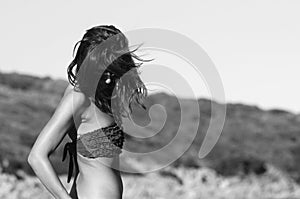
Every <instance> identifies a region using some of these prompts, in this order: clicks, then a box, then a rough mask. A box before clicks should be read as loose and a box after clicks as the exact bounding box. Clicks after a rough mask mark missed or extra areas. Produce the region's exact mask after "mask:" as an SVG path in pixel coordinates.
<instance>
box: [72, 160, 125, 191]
mask: <svg viewBox="0 0 300 199" xmlns="http://www.w3.org/2000/svg"><path fill="white" fill-rule="evenodd" d="M79 171H80V172H79V174H78V179H77V181H78V183H80V184H82V185H83V184H86V185H87V186H93V187H94V188H96V187H102V188H104V187H111V188H112V187H115V188H120V187H119V186H120V183H121V182H120V181H121V175H120V172H119V171H118V170H116V169H113V168H109V167H106V166H103V165H102V166H99V165H98V167H97V166H95V167H91V166H89V165H88V166H87V165H82V164H80V163H79Z"/></svg>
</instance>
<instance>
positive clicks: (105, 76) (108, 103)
mask: <svg viewBox="0 0 300 199" xmlns="http://www.w3.org/2000/svg"><path fill="white" fill-rule="evenodd" d="M78 44H79V47H78V49H77V53H76V56H75V58H74V60H73V61H72V62H71V64H70V65H69V66H68V80H69V82H70V83H71V84H72V85H73V86H74V87H75V89H79V90H80V91H81V92H83V93H84V94H86V95H87V96H88V97H92V100H94V103H95V105H96V106H97V107H98V108H99V109H100V110H101V111H103V112H105V113H107V114H109V115H111V116H113V117H114V119H115V121H116V122H117V123H119V124H120V123H121V121H122V116H125V117H129V116H130V114H131V112H132V103H137V104H138V105H140V106H141V107H143V108H144V109H146V107H145V106H144V104H143V100H144V98H145V97H146V96H147V89H146V87H145V85H144V83H143V82H142V80H141V79H140V77H139V72H138V68H139V67H140V66H141V65H142V64H143V62H145V61H151V60H143V59H141V58H140V57H139V56H137V55H136V54H135V51H136V50H137V49H138V48H139V47H140V46H139V47H137V48H136V49H134V50H131V51H130V50H129V46H128V40H127V38H126V37H125V35H124V34H123V33H122V32H121V31H120V30H119V29H117V28H116V27H114V26H113V25H109V26H107V25H102V26H96V27H93V28H91V29H89V30H87V31H86V33H85V34H84V36H83V38H82V40H80V41H79V42H77V43H76V45H75V47H74V50H73V54H74V52H75V49H76V47H77V45H78ZM133 59H136V60H137V61H139V63H136V62H135V61H134V60H133ZM74 69H75V70H74Z"/></svg>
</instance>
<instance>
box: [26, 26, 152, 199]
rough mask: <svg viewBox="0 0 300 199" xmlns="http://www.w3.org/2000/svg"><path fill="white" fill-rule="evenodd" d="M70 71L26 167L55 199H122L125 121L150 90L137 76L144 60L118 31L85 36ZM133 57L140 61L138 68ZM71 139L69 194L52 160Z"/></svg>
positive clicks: (104, 28) (68, 148)
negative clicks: (123, 119) (62, 143)
mask: <svg viewBox="0 0 300 199" xmlns="http://www.w3.org/2000/svg"><path fill="white" fill-rule="evenodd" d="M78 44H80V45H79V47H78V49H77V53H76V56H75V58H74V60H73V61H72V62H71V64H70V65H69V67H68V79H69V82H70V84H69V86H68V87H67V89H66V90H65V92H64V95H63V97H62V99H61V101H60V103H59V105H58V107H57V109H56V110H55V112H54V114H53V116H52V118H51V119H50V120H49V122H48V123H47V125H46V126H45V127H44V128H43V130H42V131H41V133H40V134H39V136H38V138H37V140H36V142H35V143H34V145H33V147H32V149H31V152H30V154H29V156H28V163H29V164H30V165H31V167H32V169H33V170H34V172H35V173H36V175H37V177H38V178H39V179H40V180H41V182H42V183H43V185H44V186H45V187H46V188H47V190H48V191H49V192H50V193H51V194H52V195H53V196H54V197H55V198H57V199H71V198H73V199H74V198H79V199H120V198H122V193H123V184H122V179H121V176H120V172H119V170H118V167H119V155H120V154H121V152H122V148H123V143H124V141H125V140H124V132H123V128H122V123H121V121H122V120H121V117H122V116H127V117H129V116H130V113H131V111H132V103H137V104H139V105H141V106H142V107H143V108H145V106H143V104H142V101H143V99H144V98H145V97H146V95H147V90H146V87H145V85H144V84H143V82H142V81H141V79H140V77H139V75H138V71H137V69H138V67H139V66H140V65H141V64H142V62H143V61H145V60H142V59H140V58H139V57H138V56H137V55H135V54H134V52H135V50H137V49H135V50H133V51H129V47H128V40H127V38H126V37H125V36H124V34H123V33H122V32H121V31H120V30H118V29H117V28H115V27H114V26H96V27H93V28H91V29H89V30H87V31H86V33H85V34H84V36H83V38H82V40H81V41H79V42H78V43H77V44H76V45H75V47H74V51H75V49H76V46H77V45H78ZM133 58H135V59H137V60H138V61H140V63H138V64H137V63H135V62H134V60H133ZM66 134H68V135H69V136H70V138H71V139H72V142H69V143H67V144H66V145H65V148H64V154H63V160H64V159H65V157H66V155H67V154H69V155H70V156H69V161H70V162H69V175H68V182H70V179H71V176H72V173H73V165H74V166H75V177H74V180H73V186H72V188H71V191H70V193H68V191H67V190H66V189H65V188H64V187H63V184H62V183H61V181H60V180H59V178H58V176H57V175H56V174H55V171H54V169H53V167H52V165H51V164H50V161H49V156H50V155H51V153H52V152H53V151H55V149H56V148H57V147H58V145H59V144H60V143H61V141H62V140H63V138H64V136H65V135H66Z"/></svg>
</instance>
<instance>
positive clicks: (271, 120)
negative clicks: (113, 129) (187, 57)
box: [0, 73, 300, 182]
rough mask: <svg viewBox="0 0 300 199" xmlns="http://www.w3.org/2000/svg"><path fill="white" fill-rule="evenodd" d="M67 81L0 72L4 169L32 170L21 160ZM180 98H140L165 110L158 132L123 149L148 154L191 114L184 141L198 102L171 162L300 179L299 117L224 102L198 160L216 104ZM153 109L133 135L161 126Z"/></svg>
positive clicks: (61, 169) (138, 116) (140, 116)
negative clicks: (221, 119)
mask: <svg viewBox="0 0 300 199" xmlns="http://www.w3.org/2000/svg"><path fill="white" fill-rule="evenodd" d="M66 85H67V82H66V81H64V80H53V79H51V78H47V77H46V78H39V77H33V76H29V75H21V74H16V73H13V74H5V73H0V110H1V112H0V123H1V125H0V160H1V166H2V167H3V168H4V172H7V173H13V174H16V175H17V172H16V171H17V170H23V171H25V172H26V173H28V174H32V170H31V169H30V167H29V166H28V165H27V162H26V158H27V155H28V153H29V151H30V148H31V146H32V144H33V143H34V141H35V139H36V137H37V136H38V133H39V132H40V131H41V129H42V128H43V126H44V125H45V124H46V122H47V121H48V120H49V118H50V117H51V115H52V113H53V111H54V109H55V107H56V105H57V104H58V102H59V100H60V98H61V96H62V93H63V91H64V89H65V87H66ZM179 100H180V102H181V104H182V105H183V106H182V109H180V107H179V101H178V100H177V99H176V98H175V97H173V96H170V95H167V94H165V93H158V94H154V95H150V96H149V97H148V98H147V100H146V102H145V104H146V106H147V107H151V106H152V105H154V104H160V105H161V106H163V107H164V108H165V110H166V113H167V120H166V123H165V125H164V127H163V128H162V129H161V130H160V131H159V133H157V134H156V135H155V136H152V137H151V138H148V139H146V140H141V139H136V138H132V137H127V143H126V149H127V150H130V151H138V152H147V151H153V150H155V149H159V148H160V147H162V146H165V145H166V144H167V143H168V142H169V141H170V140H171V139H172V138H173V137H174V135H175V133H176V131H175V130H176V127H177V126H178V123H179V121H180V116H181V115H180V114H181V113H185V114H187V115H185V117H186V118H190V119H188V120H187V121H186V122H184V123H183V125H184V129H186V132H185V135H186V140H188V139H189V137H190V133H189V125H192V124H193V123H195V122H199V118H197V117H195V114H196V113H195V112H193V111H194V110H193V109H191V108H190V107H191V104H192V103H198V104H199V106H200V111H201V114H200V128H199V130H198V132H197V136H196V138H195V139H194V141H193V144H192V146H191V147H190V148H189V150H188V151H186V152H185V154H184V155H183V156H182V157H181V158H180V159H178V160H177V161H175V162H174V163H173V164H172V166H174V167H181V166H184V167H193V168H198V167H202V166H205V167H210V168H211V169H213V170H215V171H216V172H217V173H219V174H221V175H223V176H234V175H240V176H243V175H247V174H250V173H256V174H262V173H264V172H265V171H266V165H267V164H271V165H274V166H275V167H278V168H279V169H281V170H283V171H284V172H286V173H288V174H289V175H290V176H291V177H292V178H293V179H295V180H296V181H298V182H300V168H299V166H298V165H299V163H300V115H296V114H292V113H289V112H287V111H284V110H262V109H260V108H258V107H255V106H248V105H243V104H228V105H227V117H226V121H225V126H224V130H223V132H222V135H221V137H220V139H219V141H218V143H217V145H216V146H215V147H214V149H213V150H212V151H211V153H210V154H209V155H208V156H207V157H206V158H205V159H203V160H200V159H199V158H198V157H197V153H198V150H199V148H200V145H201V143H202V140H203V135H204V133H203V132H205V129H206V128H207V125H208V123H209V121H210V119H211V117H214V116H213V115H214V113H210V105H211V103H216V102H212V101H210V100H208V99H198V100H187V99H179ZM183 109H185V110H184V111H183ZM148 110H149V109H148ZM157 110H158V109H152V110H151V111H152V112H151V115H152V116H153V118H152V123H153V125H152V126H151V128H144V130H143V131H141V132H132V133H133V134H136V133H140V134H141V135H147V134H149V132H150V133H151V132H156V131H157V130H158V129H159V128H160V124H159V123H157V124H156V122H159V121H161V120H162V119H163V118H161V117H162V116H161V114H160V112H156V111H157ZM186 110H187V111H186ZM133 119H134V121H135V122H136V123H137V124H140V125H146V124H147V123H149V122H150V117H149V115H148V113H147V112H146V111H143V110H142V109H139V108H136V109H134V115H133ZM125 125H126V124H125ZM183 140H185V139H183ZM67 141H69V138H68V137H67V136H66V137H65V139H64V141H63V143H62V144H61V145H60V147H59V148H58V149H57V151H56V152H55V153H54V155H53V156H51V161H52V162H53V165H54V167H55V169H56V170H57V171H58V173H59V174H65V173H66V172H67V164H66V163H62V162H61V157H62V153H61V152H62V146H63V144H64V143H65V142H67ZM180 146H181V144H180V143H179V144H178V145H177V146H176V147H175V148H174V149H172V150H169V151H168V153H167V154H161V155H160V156H156V157H155V158H154V159H152V160H150V161H152V162H160V161H162V160H163V158H165V157H166V156H172V153H173V152H174V151H176V150H178V147H179V148H180ZM147 161H149V160H147ZM142 162H143V161H141V164H142ZM129 166H133V167H134V165H129Z"/></svg>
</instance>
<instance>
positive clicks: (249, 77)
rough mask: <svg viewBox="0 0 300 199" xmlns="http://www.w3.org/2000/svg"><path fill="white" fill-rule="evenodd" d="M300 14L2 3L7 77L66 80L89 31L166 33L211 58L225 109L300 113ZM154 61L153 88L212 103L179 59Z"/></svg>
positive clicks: (253, 5) (285, 5)
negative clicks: (107, 28)
mask: <svg viewBox="0 0 300 199" xmlns="http://www.w3.org/2000/svg"><path fill="white" fill-rule="evenodd" d="M299 9H300V1H297V0H294V1H292V0H286V1H278V0H259V1H258V0H252V1H246V0H226V1H223V0H219V1H216V0H210V1H204V0H203V1H199V0H195V1H174V0H164V1H158V0H152V1H145V0H130V1H121V0H120V1H99V0H96V1H91V0H86V1H70V0H65V1H58V0H52V1H40V0H39V1H38V0H26V1H21V0H19V1H16V0H2V1H1V2H0V24H1V31H0V42H1V45H0V55H1V66H0V70H1V71H3V72H20V73H26V74H33V75H38V76H50V77H53V78H63V79H66V78H67V75H66V69H67V66H68V64H69V63H70V61H71V60H72V50H73V46H74V44H75V43H76V42H77V41H78V40H80V39H81V38H82V36H83V34H84V33H85V30H87V29H88V28H91V27H93V26H95V25H103V24H112V25H115V26H116V27H118V28H119V29H121V30H122V31H123V32H125V34H126V32H127V31H132V30H136V29H141V28H160V29H166V30H171V31H174V32H177V33H180V34H182V35H184V36H185V37H187V38H189V39H191V40H192V41H194V42H195V43H197V44H198V45H199V46H200V47H201V48H202V49H203V50H204V51H205V52H206V53H207V55H208V56H209V58H210V59H211V60H212V62H213V63H214V65H215V67H216V69H217V71H218V73H219V75H220V78H221V80H222V83H223V86H224V93H225V97H226V102H229V103H245V104H249V105H256V106H259V107H260V108H262V109H273V108H276V109H285V110H288V111H292V112H294V113H300V104H299V101H300V94H299V91H298V90H299V89H298V87H299V85H300V78H299V77H298V76H299V74H300V69H299V66H300V56H299V52H300V36H299V35H300V23H299V21H300V12H299ZM175 42H176V41H175ZM147 54H150V55H152V56H154V55H155V57H156V62H155V63H154V64H156V67H148V68H147V67H146V66H145V67H144V68H143V67H142V68H141V71H142V79H143V80H145V81H146V82H149V85H150V82H151V80H153V82H154V84H155V81H156V83H157V85H156V87H157V88H159V87H160V86H159V84H158V83H160V82H159V81H163V82H162V83H161V84H165V85H161V87H160V88H163V87H164V86H165V87H166V89H167V90H169V91H170V92H176V94H178V95H179V96H181V97H186V98H191V97H193V96H191V94H195V95H196V96H199V97H211V98H213V96H211V95H210V92H209V89H210V88H208V87H205V85H206V84H205V81H204V79H199V80H195V79H197V77H193V71H190V70H189V69H188V68H190V66H189V65H188V64H187V63H185V62H184V61H183V60H180V58H179V57H176V56H174V55H173V56H172V55H171V54H170V53H166V52H158V51H155V50H153V51H152V52H151V51H149V52H148V53H147ZM160 65H164V66H165V67H159V66H160ZM172 70H173V71H172ZM144 71H145V72H144ZM184 73H187V74H190V76H189V75H187V76H184V75H183V74H184ZM189 77H190V78H189ZM179 79H180V81H179ZM197 81H198V82H197ZM154 84H153V88H155V85H154ZM172 89H175V91H172ZM187 90H192V92H187ZM215 100H218V99H215Z"/></svg>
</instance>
